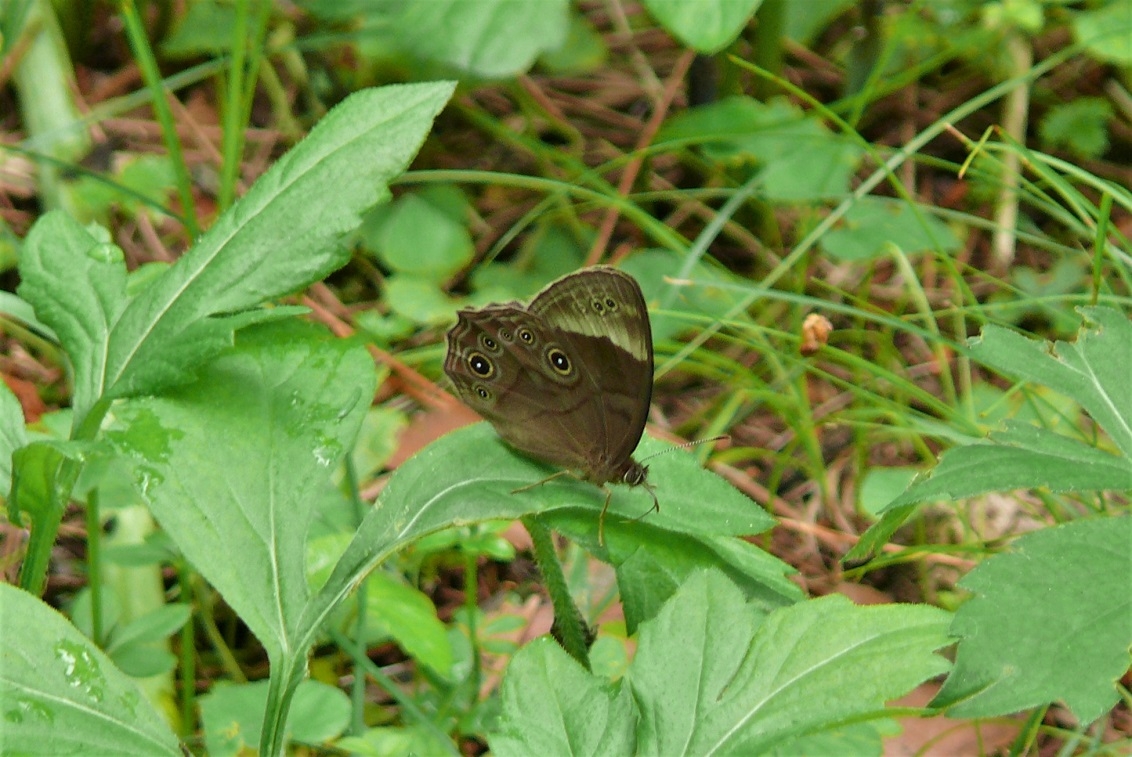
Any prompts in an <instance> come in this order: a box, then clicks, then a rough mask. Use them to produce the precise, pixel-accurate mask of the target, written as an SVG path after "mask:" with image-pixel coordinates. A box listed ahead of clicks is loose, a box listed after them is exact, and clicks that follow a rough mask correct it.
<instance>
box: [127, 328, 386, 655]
mask: <svg viewBox="0 0 1132 757" xmlns="http://www.w3.org/2000/svg"><path fill="white" fill-rule="evenodd" d="M373 390H374V372H373V363H372V360H371V359H370V357H369V355H368V354H367V353H366V351H365V350H364V349H363V348H362V347H361V346H360V345H356V344H353V345H352V344H348V343H345V342H342V341H338V340H334V339H332V338H330V337H329V335H327V334H326V332H325V331H323V330H322V329H319V328H316V327H313V326H310V325H306V324H301V323H298V322H287V323H279V324H272V325H269V326H260V327H257V328H255V329H250V330H247V331H245V332H241V335H240V339H239V340H238V342H237V345H236V348H235V349H234V350H233V351H232V352H230V353H229V354H226V355H224V356H223V357H221V358H218V359H217V360H215V361H214V362H213V363H211V364H209V365H208V366H206V367H205V368H204V369H203V370H202V372H201V378H200V381H198V382H197V383H196V384H193V385H191V386H189V387H184V388H182V389H180V390H178V391H175V392H172V393H170V394H169V395H168V396H166V397H161V398H147V399H139V400H134V401H131V402H130V403H126V404H125V405H124V406H123V407H121V409H120V410H118V411H117V418H116V423H115V425H114V426H112V427H111V428H109V429H108V430H107V436H108V438H109V439H110V441H111V442H112V443H113V444H115V445H116V447H117V448H118V449H119V450H120V451H121V452H123V453H124V454H126V455H128V456H130V457H131V458H132V459H133V460H134V462H135V463H136V465H137V469H138V474H137V475H138V477H139V481H140V488H141V490H142V492H143V493H144V495H145V497H146V499H147V501H148V502H149V504H150V507H151V509H152V510H153V513H154V515H155V516H156V518H157V519H158V521H159V522H160V523H161V525H162V527H163V528H164V529H165V531H166V532H168V533H169V535H170V536H171V537H172V539H173V540H174V542H176V544H177V545H178V547H179V548H180V549H181V551H182V553H183V554H184V555H185V557H186V558H188V559H189V560H190V561H191V562H192V563H193V564H194V565H195V566H196V568H197V569H198V570H199V571H200V572H201V573H202V574H203V575H204V576H205V578H206V579H208V581H209V582H210V583H211V584H212V585H213V586H215V587H216V588H217V589H218V590H219V591H220V593H221V594H222V595H223V596H224V598H225V600H226V601H227V602H228V603H229V604H230V605H231V606H232V608H233V609H234V610H235V611H236V612H237V613H238V614H239V615H240V617H241V618H242V619H243V620H244V621H245V622H246V623H247V624H248V627H249V628H250V629H251V630H252V632H253V633H254V634H255V635H256V637H257V638H258V639H259V640H260V641H261V642H262V643H263V645H264V647H265V648H266V649H267V650H268V653H269V655H270V656H271V658H272V662H273V664H274V663H275V662H277V660H278V659H279V657H280V656H281V655H283V654H284V653H285V652H286V653H288V654H291V655H300V656H301V655H303V654H304V653H305V650H302V649H298V648H297V644H298V642H297V640H296V638H297V637H298V636H302V635H303V634H302V633H301V631H300V629H301V628H302V627H301V626H300V625H299V622H298V619H299V617H300V615H301V613H302V610H303V607H304V604H305V602H306V599H307V597H308V589H307V577H306V570H305V566H304V560H303V555H304V554H305V550H306V538H307V531H308V527H309V525H310V521H311V514H312V512H313V511H314V508H315V507H316V502H317V501H318V500H320V499H321V498H324V497H327V496H335V495H334V492H333V490H332V488H331V484H330V473H331V471H333V470H334V466H335V465H336V463H337V462H338V461H339V460H340V459H341V457H342V455H343V454H344V453H345V451H346V450H347V449H349V447H350V445H351V444H352V442H353V439H354V436H355V434H356V433H357V429H358V426H359V424H360V422H361V418H362V416H363V415H364V413H365V410H366V408H367V407H368V405H369V400H370V397H371V396H372V395H373ZM204 471H207V472H208V475H202V472H204ZM304 630H305V629H304Z"/></svg>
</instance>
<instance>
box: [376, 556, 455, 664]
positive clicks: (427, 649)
mask: <svg viewBox="0 0 1132 757" xmlns="http://www.w3.org/2000/svg"><path fill="white" fill-rule="evenodd" d="M363 585H364V586H365V591H366V599H367V601H366V610H367V618H368V620H367V625H368V626H369V627H370V628H372V629H374V630H377V631H380V632H384V633H385V634H386V635H387V636H388V637H389V638H392V639H393V640H394V641H396V642H397V645H398V646H399V647H401V649H403V650H405V653H406V654H408V655H410V656H411V657H412V658H413V659H415V660H417V662H419V663H420V664H422V665H424V666H425V667H427V668H428V669H429V670H431V671H432V672H433V673H435V674H436V675H438V676H441V677H442V678H448V677H450V676H451V675H452V644H451V642H450V641H449V640H448V629H447V628H445V626H444V624H443V623H441V622H440V619H439V618H438V617H437V615H436V606H435V605H434V604H433V603H432V600H431V599H429V598H428V595H426V594H425V593H424V592H422V591H420V590H419V589H414V588H413V587H412V586H408V585H407V584H405V582H404V581H399V580H397V579H395V578H393V576H391V575H389V574H388V573H385V572H382V571H380V570H378V571H374V572H373V573H371V574H370V575H369V577H368V578H366V580H365V584H363Z"/></svg>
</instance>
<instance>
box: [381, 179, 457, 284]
mask: <svg viewBox="0 0 1132 757" xmlns="http://www.w3.org/2000/svg"><path fill="white" fill-rule="evenodd" d="M380 241H381V245H380V247H379V249H378V250H377V254H378V256H379V257H380V258H381V260H382V262H384V263H385V264H386V265H387V266H389V267H390V268H392V269H393V270H394V271H397V272H400V273H406V274H411V275H413V276H416V277H418V278H422V279H427V280H429V281H432V282H435V283H437V284H439V283H440V282H442V281H445V280H447V279H448V278H450V277H451V276H452V274H454V273H456V272H457V271H459V270H460V269H461V268H463V267H465V266H466V265H467V264H468V263H470V262H471V261H472V256H473V255H474V254H475V248H474V246H473V245H472V235H471V234H470V233H469V232H468V228H467V222H466V220H465V219H464V218H452V217H451V216H450V215H449V214H448V213H445V212H444V210H442V209H441V208H438V207H436V206H435V205H433V204H432V203H430V202H429V201H428V200H426V199H424V198H421V197H418V196H417V195H413V194H411V195H406V196H405V197H402V198H401V199H399V200H398V201H397V202H396V203H394V205H393V207H392V209H391V210H390V212H389V214H388V215H387V216H385V218H384V222H383V223H382V226H381V240H380Z"/></svg>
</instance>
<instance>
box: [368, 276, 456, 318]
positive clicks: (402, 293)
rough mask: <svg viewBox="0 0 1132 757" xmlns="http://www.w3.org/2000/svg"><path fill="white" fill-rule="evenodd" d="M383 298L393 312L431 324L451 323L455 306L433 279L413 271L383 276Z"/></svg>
mask: <svg viewBox="0 0 1132 757" xmlns="http://www.w3.org/2000/svg"><path fill="white" fill-rule="evenodd" d="M385 301H386V302H387V303H389V308H390V309H391V310H392V311H393V313H394V314H396V315H399V316H402V317H403V318H407V319H409V320H411V321H413V322H415V323H424V324H430V325H440V324H448V323H451V322H452V313H453V312H454V311H455V309H456V306H455V304H454V303H453V302H452V299H451V298H450V297H449V296H448V295H447V294H445V293H444V290H443V289H441V288H440V285H439V284H438V283H437V282H436V281H433V280H432V279H427V278H422V277H419V276H414V275H412V274H403V273H399V274H393V275H392V276H389V277H388V278H387V279H386V280H385Z"/></svg>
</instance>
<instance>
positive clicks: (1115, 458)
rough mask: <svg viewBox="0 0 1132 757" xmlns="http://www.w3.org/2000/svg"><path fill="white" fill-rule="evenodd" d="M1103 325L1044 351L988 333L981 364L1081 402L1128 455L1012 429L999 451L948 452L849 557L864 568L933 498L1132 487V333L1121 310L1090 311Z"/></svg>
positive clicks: (995, 446) (985, 446) (997, 438)
mask: <svg viewBox="0 0 1132 757" xmlns="http://www.w3.org/2000/svg"><path fill="white" fill-rule="evenodd" d="M1081 312H1082V313H1083V314H1084V315H1085V316H1086V318H1088V319H1089V320H1091V321H1093V322H1094V323H1096V324H1097V326H1096V327H1095V328H1092V329H1090V328H1088V327H1085V328H1082V329H1081V330H1080V331H1079V332H1078V337H1077V341H1076V342H1074V343H1068V342H1060V341H1059V342H1056V343H1054V344H1053V345H1050V344H1049V343H1048V342H1037V341H1034V340H1031V339H1027V338H1025V337H1023V336H1021V335H1019V334H1016V333H1015V332H1013V331H1010V330H1008V329H1004V328H1001V327H998V326H987V327H986V328H985V329H983V334H982V336H981V337H980V338H977V339H974V340H972V342H971V351H972V354H973V356H974V357H975V358H976V359H977V360H979V361H980V362H983V363H985V364H987V365H989V366H991V367H993V368H995V369H997V370H1000V371H1002V372H1003V373H1007V374H1010V375H1015V376H1021V377H1022V378H1024V379H1027V380H1029V381H1031V382H1033V383H1036V384H1041V385H1044V386H1047V387H1049V388H1051V389H1053V390H1054V391H1057V392H1060V393H1061V394H1063V395H1065V396H1067V397H1070V398H1072V399H1074V400H1076V401H1077V402H1078V403H1080V405H1081V406H1082V407H1084V408H1085V409H1086V410H1087V411H1088V412H1089V414H1090V415H1091V416H1093V419H1094V420H1096V421H1097V423H1099V424H1100V425H1101V427H1102V428H1104V429H1105V431H1107V432H1108V433H1109V435H1110V436H1111V437H1112V440H1113V441H1114V442H1115V443H1116V446H1117V447H1118V448H1119V449H1120V451H1121V452H1122V453H1123V454H1122V455H1113V454H1110V453H1108V452H1105V451H1102V450H1100V449H1097V448H1095V447H1092V446H1089V445H1086V444H1084V443H1082V442H1079V441H1076V440H1074V439H1071V438H1069V437H1067V436H1063V435H1061V434H1057V433H1054V432H1053V431H1049V430H1047V429H1042V428H1039V427H1037V426H1031V425H1028V424H1021V423H1007V424H1006V429H1005V430H1004V431H1001V432H997V433H993V434H991V435H990V437H989V439H988V442H989V443H980V444H972V445H967V446H964V447H958V448H956V449H952V450H950V451H948V452H946V453H945V454H944V455H943V456H941V458H940V462H939V465H937V466H936V468H935V469H934V470H933V471H932V472H931V474H930V476H927V477H921V478H919V479H917V480H916V481H915V482H913V483H912V485H911V486H910V487H909V488H908V490H907V491H906V492H904V493H903V494H902V495H900V496H899V497H897V498H896V499H895V500H893V501H892V502H891V503H889V504H888V505H887V506H886V507H885V508H884V510H883V513H884V515H883V517H882V518H881V519H880V520H879V521H878V522H877V523H875V524H874V525H873V526H872V527H871V528H869V530H868V531H866V532H865V534H864V535H863V536H862V538H861V540H860V541H859V542H858V543H857V544H856V546H854V547H853V549H851V550H850V551H849V554H848V555H847V558H848V559H860V558H864V557H866V556H868V555H869V554H870V553H872V552H874V551H876V550H877V549H879V548H880V547H881V546H882V545H883V544H884V543H885V542H887V541H888V539H889V538H890V537H891V536H892V534H893V533H895V531H896V529H897V528H899V527H900V525H901V524H902V523H903V522H904V521H905V520H907V519H908V517H909V516H910V515H911V514H912V513H913V512H915V510H916V505H917V504H918V503H920V502H924V501H927V500H930V499H960V498H962V497H970V496H974V495H977V494H983V493H986V492H989V491H1005V490H1009V489H1019V488H1033V487H1038V486H1044V487H1048V488H1049V489H1050V490H1052V491H1056V492H1067V491H1105V490H1117V491H1120V490H1126V489H1129V488H1132V392H1129V391H1128V377H1129V376H1132V324H1130V323H1129V321H1128V319H1127V318H1126V317H1125V316H1124V315H1123V314H1121V313H1120V312H1118V311H1116V310H1112V309H1110V308H1103V307H1095V308H1082V309H1081Z"/></svg>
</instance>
